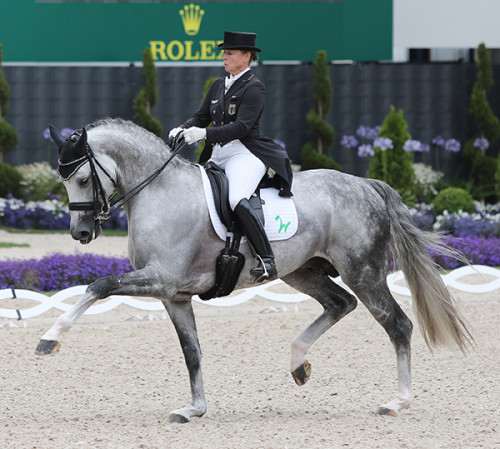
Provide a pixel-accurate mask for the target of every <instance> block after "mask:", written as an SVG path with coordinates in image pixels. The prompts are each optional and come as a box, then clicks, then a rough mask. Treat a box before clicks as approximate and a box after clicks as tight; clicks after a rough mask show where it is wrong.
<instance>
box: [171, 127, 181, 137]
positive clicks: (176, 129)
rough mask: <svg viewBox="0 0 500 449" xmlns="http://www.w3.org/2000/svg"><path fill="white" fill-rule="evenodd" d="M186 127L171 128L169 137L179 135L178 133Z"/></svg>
mask: <svg viewBox="0 0 500 449" xmlns="http://www.w3.org/2000/svg"><path fill="white" fill-rule="evenodd" d="M183 130H184V128H179V127H177V128H172V129H171V130H170V132H169V133H168V137H170V138H171V139H174V138H175V137H177V134H179V133H180V132H181V131H183Z"/></svg>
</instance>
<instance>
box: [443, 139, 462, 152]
mask: <svg viewBox="0 0 500 449" xmlns="http://www.w3.org/2000/svg"><path fill="white" fill-rule="evenodd" d="M444 149H445V150H446V151H451V152H452V153H458V152H459V151H460V142H459V141H458V140H456V139H448V140H447V141H446V143H445V144H444Z"/></svg>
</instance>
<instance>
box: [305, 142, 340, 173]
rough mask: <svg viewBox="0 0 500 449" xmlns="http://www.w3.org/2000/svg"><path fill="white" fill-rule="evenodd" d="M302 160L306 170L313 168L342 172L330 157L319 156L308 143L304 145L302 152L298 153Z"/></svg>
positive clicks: (312, 145) (311, 144)
mask: <svg viewBox="0 0 500 449" xmlns="http://www.w3.org/2000/svg"><path fill="white" fill-rule="evenodd" d="M300 157H301V159H302V165H303V166H304V167H305V168H307V169H311V170H312V169H315V168H329V169H333V170H339V171H341V170H342V167H341V166H340V164H338V163H337V162H335V160H333V159H332V158H331V157H328V156H325V155H324V154H319V153H318V152H317V151H316V149H315V147H314V144H313V143H311V142H309V143H306V144H305V145H304V147H303V148H302V152H301V153H300Z"/></svg>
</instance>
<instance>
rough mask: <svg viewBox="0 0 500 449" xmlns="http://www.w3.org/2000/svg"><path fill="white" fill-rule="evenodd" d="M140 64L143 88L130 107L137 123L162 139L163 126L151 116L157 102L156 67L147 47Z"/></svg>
mask: <svg viewBox="0 0 500 449" xmlns="http://www.w3.org/2000/svg"><path fill="white" fill-rule="evenodd" d="M142 62H143V66H142V75H143V77H144V87H143V88H142V89H141V90H140V91H139V93H138V94H137V96H136V97H135V100H134V104H133V105H132V107H133V109H134V113H135V117H136V119H137V123H138V124H139V125H140V126H142V127H143V128H145V129H147V130H148V131H151V132H152V133H153V134H156V135H157V136H158V137H162V136H163V125H162V124H161V122H160V121H159V120H158V119H157V118H156V117H153V115H152V114H151V109H152V108H153V107H154V106H155V105H156V101H157V100H158V88H157V87H156V67H155V65H154V62H153V55H152V53H151V49H150V48H149V47H148V48H146V49H145V50H144V51H143V53H142Z"/></svg>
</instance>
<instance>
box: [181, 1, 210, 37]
mask: <svg viewBox="0 0 500 449" xmlns="http://www.w3.org/2000/svg"><path fill="white" fill-rule="evenodd" d="M179 14H180V15H181V17H182V24H183V25H184V31H185V32H186V34H188V35H189V36H194V35H195V34H198V31H200V25H201V19H202V17H203V14H205V11H204V10H203V9H200V7H199V6H198V5H193V4H192V3H191V4H190V5H189V6H188V5H185V6H184V9H181V10H180V11H179Z"/></svg>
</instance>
